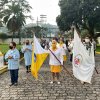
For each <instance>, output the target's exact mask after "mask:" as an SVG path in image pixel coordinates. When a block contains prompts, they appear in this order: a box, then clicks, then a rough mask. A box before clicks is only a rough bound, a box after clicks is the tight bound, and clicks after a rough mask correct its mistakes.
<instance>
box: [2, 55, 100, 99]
mask: <svg viewBox="0 0 100 100" xmlns="http://www.w3.org/2000/svg"><path fill="white" fill-rule="evenodd" d="M46 63H47V62H45V63H44V65H43V67H42V69H41V71H40V75H39V80H38V81H37V80H35V79H34V78H33V77H32V75H31V73H29V74H26V71H25V68H24V67H23V66H21V67H20V70H19V85H18V86H12V87H9V83H10V78H9V72H6V73H4V74H2V75H0V100H100V55H98V56H96V68H97V69H98V71H99V74H96V72H95V71H94V74H93V78H92V84H85V85H81V83H80V81H78V80H77V79H72V78H71V77H70V76H69V75H68V74H66V72H62V73H61V81H62V82H61V84H60V85H58V84H56V83H54V84H53V85H52V84H50V78H51V74H50V71H49V66H48V65H47V64H46ZM66 68H67V69H68V70H69V71H70V72H72V67H71V65H66Z"/></svg>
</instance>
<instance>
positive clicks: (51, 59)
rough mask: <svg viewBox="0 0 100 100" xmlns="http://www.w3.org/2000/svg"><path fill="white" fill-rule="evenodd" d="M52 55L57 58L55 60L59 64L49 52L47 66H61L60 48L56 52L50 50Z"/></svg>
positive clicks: (61, 53) (61, 55) (61, 54)
mask: <svg viewBox="0 0 100 100" xmlns="http://www.w3.org/2000/svg"><path fill="white" fill-rule="evenodd" d="M50 50H51V51H52V52H53V54H54V55H55V56H56V57H57V59H58V60H59V61H60V62H61V63H60V62H59V61H58V60H57V59H56V57H55V56H54V55H53V54H52V53H51V52H50V51H49V54H50V61H49V64H50V65H62V64H63V52H62V49H61V48H57V50H55V51H53V50H52V49H50Z"/></svg>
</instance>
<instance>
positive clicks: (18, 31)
mask: <svg viewBox="0 0 100 100" xmlns="http://www.w3.org/2000/svg"><path fill="white" fill-rule="evenodd" d="M18 34H19V45H20V44H21V32H20V29H19V31H18Z"/></svg>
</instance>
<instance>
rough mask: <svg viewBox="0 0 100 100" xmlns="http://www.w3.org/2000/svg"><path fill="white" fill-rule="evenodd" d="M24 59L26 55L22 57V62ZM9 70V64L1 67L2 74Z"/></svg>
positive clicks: (0, 72)
mask: <svg viewBox="0 0 100 100" xmlns="http://www.w3.org/2000/svg"><path fill="white" fill-rule="evenodd" d="M23 59H24V57H22V58H21V59H20V62H21V61H22V60H23ZM7 70H8V68H7V66H3V67H0V74H2V73H4V72H6V71H7Z"/></svg>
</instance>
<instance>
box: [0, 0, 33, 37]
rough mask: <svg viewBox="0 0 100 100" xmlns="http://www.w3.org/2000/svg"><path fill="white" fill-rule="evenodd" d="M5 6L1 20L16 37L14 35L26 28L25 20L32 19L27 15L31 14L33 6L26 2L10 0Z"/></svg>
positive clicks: (23, 0) (24, 0)
mask: <svg viewBox="0 0 100 100" xmlns="http://www.w3.org/2000/svg"><path fill="white" fill-rule="evenodd" d="M3 6H4V8H5V9H3V11H2V12H1V14H2V16H1V18H3V22H4V23H5V24H6V26H7V28H8V29H9V30H10V31H11V32H12V33H13V36H14V33H15V32H18V31H20V29H21V28H22V26H24V24H25V22H26V21H25V19H26V18H28V17H31V16H27V14H26V13H29V12H30V9H31V6H30V5H29V3H28V2H27V1H26V0H8V3H6V4H4V5H3ZM19 33H20V32H19ZM19 35H20V34H19ZM12 38H13V37H12Z"/></svg>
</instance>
